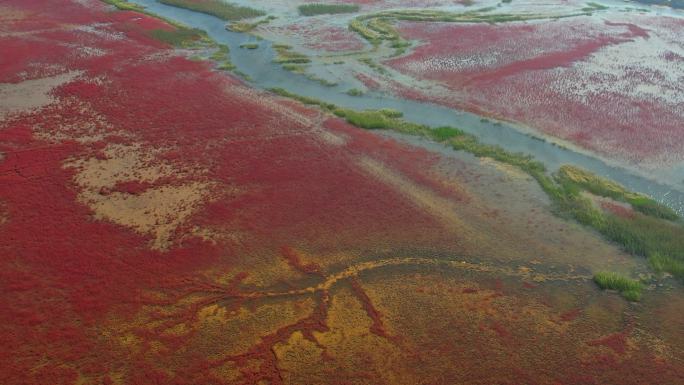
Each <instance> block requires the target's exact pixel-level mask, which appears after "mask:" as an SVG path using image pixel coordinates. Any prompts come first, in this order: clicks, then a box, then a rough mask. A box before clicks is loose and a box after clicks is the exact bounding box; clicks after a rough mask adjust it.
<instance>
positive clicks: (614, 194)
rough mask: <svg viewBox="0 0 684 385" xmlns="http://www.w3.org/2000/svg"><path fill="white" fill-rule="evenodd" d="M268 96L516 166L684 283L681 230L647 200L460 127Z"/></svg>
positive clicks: (572, 215)
mask: <svg viewBox="0 0 684 385" xmlns="http://www.w3.org/2000/svg"><path fill="white" fill-rule="evenodd" d="M271 91H272V92H274V93H276V94H278V95H281V96H285V97H289V98H293V99H296V100H299V101H300V102H302V103H304V104H309V105H316V106H319V107H321V108H323V109H325V110H327V111H330V112H332V113H334V114H335V115H337V116H339V117H341V118H343V119H345V120H346V121H347V122H349V123H350V124H352V125H354V126H356V127H359V128H364V129H370V130H376V129H388V130H393V131H396V132H401V133H404V134H411V135H417V136H421V137H424V138H428V139H430V140H433V141H436V142H439V143H443V144H445V145H448V146H451V147H452V148H453V149H454V150H460V151H466V152H469V153H471V154H473V155H475V156H477V157H483V158H491V159H494V160H496V161H499V162H502V163H506V164H509V165H512V166H515V167H517V168H519V169H520V170H522V171H524V172H525V173H527V174H528V175H530V176H531V177H532V178H534V179H535V180H536V181H537V182H538V183H539V186H540V187H541V188H542V190H543V191H544V192H545V193H546V194H547V195H548V196H549V198H550V199H551V202H552V204H553V210H554V212H555V213H556V214H557V215H559V216H562V217H565V218H569V219H574V220H576V221H578V222H579V223H581V224H583V225H586V226H588V227H591V228H593V229H595V230H596V231H598V232H599V233H601V234H602V235H603V236H604V237H605V238H606V239H608V240H610V241H612V242H615V243H617V244H618V245H620V246H621V247H622V248H623V249H624V250H625V251H627V252H629V253H631V254H634V255H637V256H642V257H646V258H648V261H649V263H650V265H651V266H652V268H653V269H654V270H655V271H656V272H666V273H670V274H672V275H674V276H676V277H678V278H679V279H684V226H683V225H682V222H681V221H680V219H679V218H678V217H677V215H676V213H675V212H674V211H672V210H671V209H670V208H669V207H667V206H664V205H663V204H661V203H659V202H656V201H654V200H653V199H651V198H649V197H647V196H645V195H641V194H636V193H633V192H630V191H627V190H626V189H625V188H624V187H622V186H620V185H619V184H617V183H615V182H612V181H609V180H607V179H604V178H601V177H598V176H596V175H594V174H592V173H590V172H589V171H586V170H583V169H580V168H577V167H573V166H563V167H561V168H560V169H559V171H558V172H556V173H555V174H550V173H549V172H548V171H547V170H546V167H545V166H544V164H542V163H541V162H539V161H537V160H535V159H534V157H532V156H531V155H527V154H523V153H512V152H509V151H506V150H505V149H503V148H501V147H499V146H494V145H489V144H483V143H481V142H480V141H479V140H478V139H477V138H476V137H475V136H473V135H471V134H468V133H465V132H464V131H462V130H460V129H458V128H454V127H437V128H432V127H429V126H426V125H422V124H416V123H411V122H408V121H406V120H404V119H402V114H401V112H399V111H395V110H386V109H384V110H365V111H356V110H351V109H345V108H339V107H337V106H335V105H334V104H331V103H326V102H323V101H320V100H317V99H314V98H308V97H304V96H300V95H295V94H292V93H290V92H288V91H286V90H284V89H281V88H276V89H271ZM587 193H589V194H592V195H596V196H601V197H604V198H610V199H613V200H616V201H620V202H624V203H627V204H628V205H630V206H631V208H632V209H633V213H632V215H629V216H619V215H616V214H614V213H611V212H608V211H604V210H602V209H601V207H598V206H597V205H596V204H595V203H594V202H593V201H592V199H591V198H590V197H588V196H587V195H588V194H587Z"/></svg>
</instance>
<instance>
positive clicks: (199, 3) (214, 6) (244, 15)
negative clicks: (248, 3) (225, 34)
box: [158, 0, 265, 21]
mask: <svg viewBox="0 0 684 385" xmlns="http://www.w3.org/2000/svg"><path fill="white" fill-rule="evenodd" d="M158 1H159V2H160V3H162V4H168V5H172V6H174V7H180V8H185V9H189V10H192V11H196V12H202V13H206V14H208V15H213V16H216V17H218V18H221V19H223V20H227V21H235V20H242V19H251V18H254V17H258V16H263V15H265V13H264V12H263V11H260V10H257V9H254V8H251V7H245V6H239V5H235V4H233V3H230V2H227V1H223V0H158Z"/></svg>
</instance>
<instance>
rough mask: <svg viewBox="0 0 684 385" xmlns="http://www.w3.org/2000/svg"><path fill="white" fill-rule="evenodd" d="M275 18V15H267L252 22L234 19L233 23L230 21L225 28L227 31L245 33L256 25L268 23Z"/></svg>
mask: <svg viewBox="0 0 684 385" xmlns="http://www.w3.org/2000/svg"><path fill="white" fill-rule="evenodd" d="M274 19H276V17H275V16H267V17H265V18H263V19H261V20H259V21H255V22H254V23H249V22H246V21H236V22H233V23H230V24H228V25H227V26H226V29H227V30H229V31H233V32H241V33H246V32H250V31H252V30H254V29H255V28H256V27H258V26H260V25H262V24H268V23H270V22H271V20H274Z"/></svg>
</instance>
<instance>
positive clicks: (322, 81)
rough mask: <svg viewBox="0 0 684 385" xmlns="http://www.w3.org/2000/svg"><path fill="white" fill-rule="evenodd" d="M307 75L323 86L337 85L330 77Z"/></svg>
mask: <svg viewBox="0 0 684 385" xmlns="http://www.w3.org/2000/svg"><path fill="white" fill-rule="evenodd" d="M283 68H284V66H283ZM306 77H307V79H309V80H313V81H315V82H318V83H320V84H321V85H322V86H325V87H335V86H336V85H337V83H336V82H331V81H330V80H328V79H324V78H321V77H318V76H316V75H313V74H306Z"/></svg>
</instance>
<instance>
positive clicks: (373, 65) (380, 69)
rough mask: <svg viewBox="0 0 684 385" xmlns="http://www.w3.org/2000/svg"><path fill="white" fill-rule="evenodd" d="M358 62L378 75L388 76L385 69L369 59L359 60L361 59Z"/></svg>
mask: <svg viewBox="0 0 684 385" xmlns="http://www.w3.org/2000/svg"><path fill="white" fill-rule="evenodd" d="M359 61H360V62H361V63H363V64H365V65H367V66H369V67H370V68H372V69H373V70H375V71H377V72H379V73H380V74H383V75H387V74H388V71H387V69H385V67H383V66H381V65H380V64H378V63H376V62H374V61H373V60H372V59H370V58H361V59H359Z"/></svg>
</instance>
